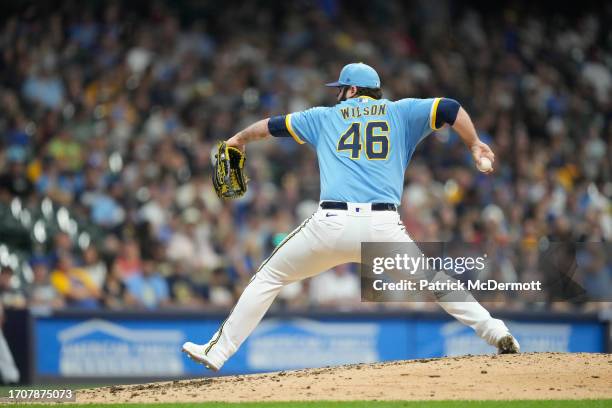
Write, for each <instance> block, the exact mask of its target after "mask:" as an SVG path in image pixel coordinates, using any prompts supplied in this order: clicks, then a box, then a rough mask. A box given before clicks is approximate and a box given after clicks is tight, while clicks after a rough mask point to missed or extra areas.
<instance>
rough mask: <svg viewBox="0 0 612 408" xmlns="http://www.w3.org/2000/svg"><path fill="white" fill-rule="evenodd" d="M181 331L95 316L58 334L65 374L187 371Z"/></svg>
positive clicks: (136, 373)
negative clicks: (137, 326)
mask: <svg viewBox="0 0 612 408" xmlns="http://www.w3.org/2000/svg"><path fill="white" fill-rule="evenodd" d="M184 338H185V335H184V333H183V332H182V331H180V330H151V329H133V328H126V327H124V326H120V325H118V324H114V323H111V322H108V321H105V320H100V319H92V320H87V321H85V322H83V323H79V324H77V325H75V326H72V327H70V328H68V329H65V330H62V331H60V332H59V333H58V339H59V341H60V354H59V358H60V361H59V367H60V373H61V375H63V376H79V377H87V376H96V377H100V376H102V377H105V376H109V377H110V376H124V377H130V376H136V377H137V376H156V375H160V376H167V375H181V374H183V373H184V368H183V361H182V356H181V353H180V347H181V343H182V342H183V341H184Z"/></svg>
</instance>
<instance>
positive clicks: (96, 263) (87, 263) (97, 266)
mask: <svg viewBox="0 0 612 408" xmlns="http://www.w3.org/2000/svg"><path fill="white" fill-rule="evenodd" d="M83 270H84V271H85V272H87V274H88V275H89V277H90V278H91V280H92V281H93V283H94V284H95V285H96V286H97V287H98V288H100V289H102V286H104V281H105V280H106V273H107V269H106V264H105V263H104V262H103V261H102V260H101V259H100V257H99V256H98V250H97V249H96V247H95V246H93V245H90V246H88V247H87V248H85V250H84V251H83Z"/></svg>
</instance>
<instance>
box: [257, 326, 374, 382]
mask: <svg viewBox="0 0 612 408" xmlns="http://www.w3.org/2000/svg"><path fill="white" fill-rule="evenodd" d="M379 330H380V325H379V324H377V323H345V322H342V323H333V322H318V321H315V320H309V319H290V320H279V319H268V320H264V321H263V322H262V323H261V324H260V325H259V327H258V328H257V330H256V331H255V332H254V333H253V335H252V337H251V338H250V339H249V342H248V343H247V344H246V347H247V356H246V358H247V365H248V367H249V369H252V370H266V371H269V370H286V369H292V368H307V367H322V366H326V365H340V364H351V363H371V362H375V361H379V353H378V347H377V339H378V334H379Z"/></svg>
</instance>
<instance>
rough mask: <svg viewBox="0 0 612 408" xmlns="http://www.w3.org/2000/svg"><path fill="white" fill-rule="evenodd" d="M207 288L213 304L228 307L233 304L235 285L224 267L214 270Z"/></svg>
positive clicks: (209, 298)
mask: <svg viewBox="0 0 612 408" xmlns="http://www.w3.org/2000/svg"><path fill="white" fill-rule="evenodd" d="M207 289H208V301H209V302H210V304H211V306H215V307H227V306H230V305H231V304H233V302H234V293H233V291H234V287H233V285H232V284H231V282H230V280H229V278H228V276H227V274H226V273H225V271H224V270H223V269H222V268H216V269H214V270H213V272H212V275H211V277H210V281H209V282H208V287H207Z"/></svg>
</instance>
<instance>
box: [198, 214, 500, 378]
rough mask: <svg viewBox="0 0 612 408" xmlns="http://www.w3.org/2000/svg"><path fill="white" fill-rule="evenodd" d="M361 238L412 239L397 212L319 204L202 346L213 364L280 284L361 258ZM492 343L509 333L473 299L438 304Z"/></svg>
mask: <svg viewBox="0 0 612 408" xmlns="http://www.w3.org/2000/svg"><path fill="white" fill-rule="evenodd" d="M362 242H412V239H411V238H410V237H409V236H408V234H407V233H406V231H405V229H404V226H403V223H402V222H401V220H400V217H399V214H398V213H397V212H395V211H371V205H370V204H368V203H348V210H324V209H321V208H319V210H318V211H317V212H315V213H314V214H313V215H312V216H310V217H309V218H308V219H306V220H305V221H304V222H303V223H302V224H301V225H300V226H299V227H297V228H296V229H295V230H294V231H292V232H291V233H290V234H289V235H288V236H287V237H286V238H285V239H284V240H283V242H281V243H280V244H279V245H278V247H276V249H275V250H274V251H273V252H272V254H271V255H270V257H268V259H266V260H265V261H264V262H263V263H262V264H261V266H260V267H259V269H258V270H257V272H256V273H255V275H254V276H253V278H252V279H251V281H250V282H249V284H248V285H247V287H246V288H245V289H244V292H243V293H242V296H240V299H239V300H238V302H237V303H236V306H234V308H233V309H232V311H231V312H230V314H229V316H228V317H227V319H226V320H225V321H224V322H223V324H221V326H220V328H219V330H217V332H216V333H215V334H214V335H213V337H212V339H211V340H210V341H209V342H208V343H207V344H206V345H205V352H206V355H207V357H208V358H209V360H210V362H211V363H212V364H214V365H215V366H216V367H217V368H221V366H222V365H223V364H224V363H225V361H227V359H229V358H230V357H231V356H232V355H233V354H234V353H235V352H236V351H237V350H238V348H239V347H240V345H241V344H242V343H243V342H244V340H245V339H246V338H247V337H248V336H249V334H251V332H252V331H253V330H254V329H255V327H256V326H257V324H259V322H260V321H261V319H262V318H263V316H264V314H265V313H266V311H267V310H268V309H269V308H270V305H271V304H272V302H273V301H274V298H275V297H276V295H278V293H279V291H280V290H281V289H282V288H283V286H285V285H287V284H290V283H292V282H295V281H297V280H301V279H305V278H309V277H311V276H314V275H317V274H319V273H321V272H323V271H326V270H328V269H330V268H332V267H334V266H336V265H340V264H344V263H348V262H360V258H361V243H362ZM438 303H439V304H440V306H442V308H443V309H444V310H446V312H447V313H449V314H450V315H451V316H453V317H454V318H456V319H457V320H459V321H460V322H461V323H463V324H465V325H467V326H470V327H471V328H472V329H474V330H475V331H476V334H477V335H478V336H480V337H481V338H483V339H484V340H485V341H487V342H488V343H489V344H491V345H495V344H496V343H497V340H499V339H500V338H501V337H503V336H504V335H506V334H507V333H508V332H509V331H508V328H507V327H506V325H505V324H504V322H502V321H501V320H498V319H494V318H492V317H491V315H490V314H489V312H488V311H487V310H486V309H485V308H484V307H482V306H481V305H480V304H479V303H478V302H477V301H476V300H473V301H469V302H467V301H463V302H438Z"/></svg>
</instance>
